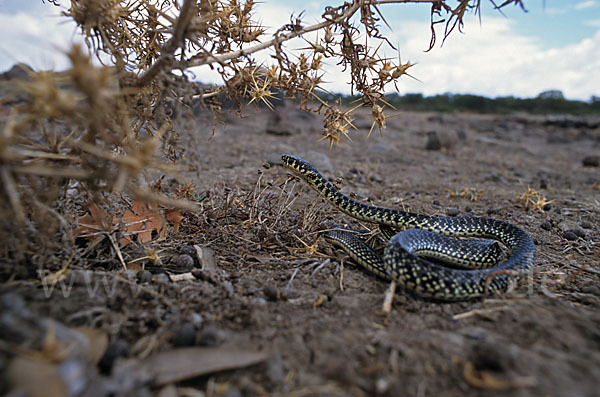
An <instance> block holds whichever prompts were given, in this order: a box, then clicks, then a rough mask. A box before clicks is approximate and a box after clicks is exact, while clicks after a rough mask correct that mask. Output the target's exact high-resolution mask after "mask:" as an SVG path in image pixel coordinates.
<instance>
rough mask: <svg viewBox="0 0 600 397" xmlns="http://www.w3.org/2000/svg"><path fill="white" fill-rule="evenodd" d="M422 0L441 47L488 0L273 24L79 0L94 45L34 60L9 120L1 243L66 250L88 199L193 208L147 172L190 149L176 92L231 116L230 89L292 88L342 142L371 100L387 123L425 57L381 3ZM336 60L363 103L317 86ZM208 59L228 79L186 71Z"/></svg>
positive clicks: (139, 3) (19, 253) (164, 6)
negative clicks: (397, 33) (177, 119)
mask: <svg viewBox="0 0 600 397" xmlns="http://www.w3.org/2000/svg"><path fill="white" fill-rule="evenodd" d="M417 2H418V3H425V4H424V5H425V6H427V5H428V6H429V7H431V21H430V23H431V32H432V35H431V45H430V48H429V49H430V50H431V49H432V48H433V46H434V44H435V42H436V35H435V30H434V26H435V25H436V24H440V23H443V24H445V30H444V39H446V37H447V36H448V35H449V34H450V33H451V32H452V31H453V30H454V29H455V28H457V27H458V29H460V28H461V27H462V24H463V18H464V16H465V14H466V13H467V12H475V13H477V12H478V11H479V8H480V0H459V1H457V2H455V5H454V6H451V5H450V4H448V3H450V2H449V1H446V0H354V1H351V2H345V3H343V4H342V5H339V6H328V7H326V8H325V11H324V12H323V14H322V16H321V21H320V22H318V23H316V24H314V25H306V24H305V23H304V22H303V21H302V13H300V14H298V15H296V16H293V15H292V16H291V17H290V21H289V23H287V24H285V25H283V26H281V27H280V28H279V29H278V30H277V31H276V32H275V34H274V35H272V36H267V34H266V33H265V29H264V28H263V27H262V26H261V24H260V23H259V22H258V21H257V20H256V19H255V18H254V8H255V5H256V2H255V1H253V0H246V1H240V0H227V1H226V0H183V1H182V2H181V1H169V0H127V1H117V0H72V1H71V6H70V8H69V9H68V10H65V11H64V15H65V16H66V17H68V18H72V19H73V20H74V21H75V22H76V23H77V25H78V26H79V28H80V29H81V33H82V34H83V36H84V37H85V43H86V45H87V47H88V50H89V51H84V50H83V49H81V48H78V47H74V48H72V49H71V50H70V51H69V52H68V54H67V55H68V57H69V58H70V60H71V65H72V66H71V68H69V69H68V70H66V71H64V72H38V73H34V72H31V73H30V76H29V79H27V80H26V81H23V82H21V83H20V84H19V85H18V87H17V89H16V91H17V94H18V95H19V96H20V97H21V98H22V100H21V101H20V102H19V103H17V104H15V105H14V106H12V110H11V114H10V116H9V117H8V119H7V120H6V121H5V123H4V125H3V126H2V132H1V136H0V178H1V179H2V193H1V194H2V200H1V201H0V202H1V204H0V212H1V213H2V219H3V222H2V229H1V230H0V233H1V235H0V239H2V241H4V244H3V248H2V252H1V254H0V255H1V256H2V257H4V258H6V259H8V260H9V261H11V262H13V263H22V262H29V263H31V264H33V265H36V266H40V265H44V266H51V265H52V264H53V263H54V262H53V261H56V260H57V259H56V255H55V254H56V253H57V252H62V257H63V258H64V256H65V255H68V254H69V253H70V252H71V251H74V250H75V245H74V244H73V240H74V237H73V232H72V230H73V227H72V225H73V224H74V221H75V220H76V214H77V212H78V211H79V213H81V210H82V209H83V208H84V207H85V205H87V203H90V202H92V203H94V205H97V206H102V207H104V208H106V209H107V210H108V212H111V211H113V212H114V208H115V206H116V205H118V204H119V203H120V201H118V200H114V198H115V197H118V195H119V194H120V193H126V194H128V195H133V196H135V197H137V198H142V199H144V200H147V201H153V202H158V203H162V204H166V205H171V206H181V207H186V208H193V204H192V203H191V202H189V201H185V200H184V198H182V199H178V198H173V197H167V196H166V195H164V194H159V193H157V192H155V191H152V189H151V188H150V187H148V186H147V184H146V183H145V177H144V175H145V174H146V173H147V172H149V171H153V172H155V173H156V172H158V173H162V174H164V173H169V172H171V171H173V170H175V168H176V162H177V160H178V159H179V157H180V156H181V153H180V151H179V150H178V148H177V145H176V142H177V137H178V133H177V132H176V131H174V129H173V125H172V123H171V120H170V119H169V117H168V115H167V114H166V112H165V105H166V104H167V102H168V101H171V102H177V103H180V104H186V105H190V106H192V105H194V104H196V103H198V102H200V103H201V104H202V105H203V106H205V107H207V108H209V109H210V110H211V111H213V112H214V114H215V120H216V122H218V121H219V115H220V113H221V103H222V102H223V101H225V100H227V101H229V100H233V101H234V103H235V104H236V105H237V108H238V110H240V111H241V106H242V104H243V103H248V102H250V103H252V102H254V103H264V104H266V105H267V106H269V107H270V106H271V101H272V99H273V96H274V95H275V93H276V92H281V93H283V94H284V95H285V96H286V97H288V98H294V99H297V100H298V101H297V103H298V106H299V107H300V108H301V109H303V110H306V111H310V112H314V113H317V114H320V115H321V116H322V118H323V122H324V124H323V130H322V134H323V137H324V138H325V139H328V140H329V141H330V143H331V144H332V145H333V144H334V143H336V142H337V141H339V140H340V139H341V138H342V137H344V136H345V135H347V134H348V131H349V130H350V129H351V128H353V125H352V112H353V111H354V110H355V109H356V108H357V107H360V106H364V107H369V108H370V109H371V112H372V115H373V127H375V126H377V127H378V128H379V129H381V128H385V120H386V117H388V116H386V115H385V113H384V111H385V108H386V107H387V104H386V102H385V100H384V96H383V93H384V91H385V90H386V89H387V88H390V86H394V85H396V84H397V82H398V79H399V78H401V77H402V76H404V75H407V74H408V70H409V68H411V67H412V66H413V65H412V64H411V63H409V62H407V63H402V62H401V61H400V59H398V60H397V61H396V60H393V59H388V58H383V57H382V56H380V55H379V54H378V51H379V50H380V48H381V47H382V46H389V47H392V48H393V46H392V44H391V43H390V42H389V41H388V40H387V39H386V37H385V35H384V34H383V33H382V32H381V31H380V27H381V24H384V25H387V22H386V21H385V19H384V16H383V14H382V13H381V10H380V5H382V4H389V3H396V5H397V6H398V5H400V4H401V3H417ZM48 3H51V5H54V6H59V4H57V3H56V2H55V1H52V0H49V1H48ZM453 3H454V2H453ZM509 4H515V5H520V6H521V7H522V4H521V1H520V0H507V1H505V2H503V3H502V4H500V5H498V6H497V8H501V7H504V6H506V5H509ZM311 32H318V34H317V35H316V36H315V37H316V38H315V39H314V40H313V41H309V40H306V42H307V47H306V48H304V49H302V50H301V51H300V52H292V51H290V49H288V48H286V46H285V43H286V42H287V41H289V40H291V39H293V38H297V37H304V36H306V35H307V34H308V33H311ZM260 51H270V52H271V54H272V57H271V58H270V61H269V62H258V61H257V60H256V58H255V54H257V53H258V52H260ZM90 54H91V55H90ZM91 57H95V58H97V59H98V60H100V61H101V63H102V65H103V66H95V65H94V63H92V62H91ZM324 60H329V63H335V64H337V65H338V66H339V67H340V68H341V69H342V70H343V71H345V72H347V73H348V74H349V75H350V76H351V90H352V92H353V93H354V94H358V95H360V97H361V101H360V103H358V104H357V105H356V107H354V108H352V109H343V108H342V107H341V104H339V103H328V102H326V101H324V100H322V99H320V97H319V96H318V95H317V93H318V91H319V90H322V89H323V88H322V82H323V81H324V80H326V78H325V76H324V73H323V71H322V65H323V62H324ZM332 61H333V62H332ZM195 66H205V67H211V68H213V69H214V70H216V71H217V72H218V73H219V74H220V76H221V77H222V82H223V84H221V85H215V86H212V87H210V88H208V89H204V90H201V89H200V88H199V85H197V84H193V83H191V82H189V81H188V78H187V76H188V74H186V73H185V71H186V70H187V69H189V68H191V67H195ZM5 100H6V99H5ZM372 129H373V128H372ZM184 190H185V189H184ZM188 190H189V189H188ZM188 198H189V197H188ZM110 227H112V225H109V226H108V228H109V229H110Z"/></svg>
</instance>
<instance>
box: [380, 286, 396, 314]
mask: <svg viewBox="0 0 600 397" xmlns="http://www.w3.org/2000/svg"><path fill="white" fill-rule="evenodd" d="M395 293H396V281H395V280H392V281H391V282H390V286H389V288H388V289H386V290H385V296H384V298H383V305H382V307H381V311H382V312H383V314H390V313H391V311H392V302H393V301H394V294H395Z"/></svg>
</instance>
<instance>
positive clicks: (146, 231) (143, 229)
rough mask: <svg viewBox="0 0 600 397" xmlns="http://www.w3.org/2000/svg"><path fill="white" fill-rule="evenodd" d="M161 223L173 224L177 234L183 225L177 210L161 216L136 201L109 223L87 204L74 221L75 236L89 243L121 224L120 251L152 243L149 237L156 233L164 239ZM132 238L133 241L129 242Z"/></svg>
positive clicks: (146, 205)
mask: <svg viewBox="0 0 600 397" xmlns="http://www.w3.org/2000/svg"><path fill="white" fill-rule="evenodd" d="M165 219H166V220H168V221H169V222H171V223H172V224H173V232H174V233H177V232H178V231H179V225H180V224H181V222H182V221H183V216H182V215H181V210H180V209H179V208H171V209H167V210H164V214H163V211H161V210H160V209H154V208H152V206H151V205H150V204H149V203H146V202H143V201H140V200H136V201H134V202H133V204H132V205H131V208H130V209H126V210H125V211H123V213H122V214H118V215H116V216H113V217H112V219H110V217H109V215H108V214H107V213H106V211H104V210H103V209H101V208H98V206H96V205H95V204H92V203H91V204H90V205H89V206H88V213H87V214H85V215H83V216H81V217H79V219H78V220H77V228H76V230H75V233H76V234H77V235H80V236H82V237H86V238H88V239H89V238H92V237H93V236H95V235H97V234H98V233H102V232H104V233H107V232H110V230H111V228H112V226H114V225H117V224H118V223H119V222H122V223H123V234H124V236H123V238H121V241H119V246H120V247H121V248H122V247H126V246H128V245H129V244H131V243H133V242H134V241H135V240H136V239H137V241H138V242H139V243H142V244H143V243H147V242H149V241H152V239H153V236H154V235H153V233H156V235H157V236H158V238H159V239H164V238H165V237H166V235H167V228H166V225H165V223H166V222H165ZM133 235H135V236H137V238H133V237H132V236H133Z"/></svg>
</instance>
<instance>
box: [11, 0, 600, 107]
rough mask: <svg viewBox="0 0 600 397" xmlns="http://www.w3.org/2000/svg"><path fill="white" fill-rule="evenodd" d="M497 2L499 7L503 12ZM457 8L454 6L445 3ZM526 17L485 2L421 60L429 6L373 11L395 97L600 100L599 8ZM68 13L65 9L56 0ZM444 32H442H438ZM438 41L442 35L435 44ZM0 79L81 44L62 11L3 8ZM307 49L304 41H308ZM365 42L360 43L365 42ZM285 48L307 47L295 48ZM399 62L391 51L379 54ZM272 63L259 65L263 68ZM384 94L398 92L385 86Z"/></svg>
mask: <svg viewBox="0 0 600 397" xmlns="http://www.w3.org/2000/svg"><path fill="white" fill-rule="evenodd" d="M501 2H502V0H496V3H501ZM341 3H342V0H329V1H317V0H303V1H300V0H287V1H273V0H263V1H262V2H261V3H259V4H258V6H257V9H256V13H255V17H256V18H257V19H258V20H260V21H261V23H262V24H263V25H264V26H266V27H270V28H273V29H272V30H271V31H274V29H276V28H277V27H279V26H280V25H281V24H283V23H287V22H288V21H289V17H290V15H291V14H292V13H293V14H294V15H295V16H297V15H298V14H299V12H301V11H304V14H303V15H304V16H303V23H304V24H307V25H308V24H313V23H315V22H317V21H318V20H319V15H321V14H322V12H323V10H324V7H325V6H326V5H327V4H329V5H337V4H341ZM449 3H450V4H454V2H453V1H450V2H449ZM524 3H525V6H526V9H527V12H523V10H521V8H520V7H515V6H513V5H510V6H507V7H505V8H503V9H502V13H499V12H497V11H496V10H494V9H493V7H492V5H491V3H490V2H489V1H486V0H483V1H482V5H483V6H482V10H481V21H480V20H479V18H478V17H477V16H474V15H469V16H468V17H467V18H465V26H464V29H463V32H462V33H459V32H458V31H455V32H454V33H453V34H452V35H451V36H450V37H449V38H448V39H447V40H446V41H445V42H444V43H443V45H440V44H441V40H438V44H436V47H435V48H434V49H433V50H431V51H429V52H425V50H426V49H427V48H428V45H429V39H430V26H429V11H430V6H429V5H427V4H385V5H381V6H380V10H381V11H382V13H383V14H384V16H385V18H386V20H387V22H388V24H389V25H390V26H391V28H392V29H391V30H390V29H388V28H387V27H385V26H381V31H382V32H383V33H384V34H385V35H386V36H387V37H388V38H389V39H390V41H391V42H392V43H394V45H396V47H398V48H399V49H400V54H401V59H402V62H403V63H405V62H407V61H410V62H411V63H415V66H414V67H412V68H411V69H410V70H409V72H410V73H411V75H413V76H414V77H415V78H416V79H418V80H415V79H411V78H409V77H407V76H404V77H403V78H402V79H401V81H400V83H399V84H398V90H399V93H400V94H406V93H422V94H424V95H435V94H443V93H448V92H450V93H458V94H475V95H482V96H487V97H498V96H516V97H523V98H526V97H535V96H537V95H538V94H539V93H540V92H543V91H546V90H560V91H562V92H563V93H564V95H565V96H566V97H567V98H569V99H579V100H589V99H590V97H591V96H592V95H596V96H600V0H574V1H565V0H545V1H544V0H524ZM61 4H65V5H66V6H67V7H68V4H69V1H68V0H61ZM440 27H441V24H440ZM442 34H443V33H442V32H441V31H440V32H439V33H438V36H440V35H442ZM0 37H2V38H3V40H2V41H1V42H0V71H2V70H7V69H9V68H10V67H11V66H12V65H13V64H14V63H16V62H25V63H27V64H29V65H30V66H32V67H33V68H34V69H36V70H39V69H51V68H53V69H58V70H60V69H64V68H66V67H67V66H68V62H67V60H66V57H65V56H64V51H65V50H66V49H68V48H69V47H70V44H71V43H72V42H74V41H75V42H77V41H79V42H81V38H80V36H79V32H78V30H77V28H76V26H75V24H74V23H73V22H72V21H70V20H69V19H68V18H66V17H64V16H61V9H60V8H57V7H54V6H52V5H50V4H48V3H47V2H46V3H45V4H44V3H43V2H42V0H0ZM308 39H310V37H308ZM363 40H364V37H363ZM286 45H287V48H289V49H297V48H302V47H305V46H306V44H305V43H303V42H302V41H295V42H289V43H288V44H286ZM378 54H380V55H381V56H385V57H390V58H391V57H395V58H397V57H398V53H397V52H396V51H395V50H393V49H391V48H384V47H382V49H381V50H380V52H378ZM269 55H270V54H268V53H265V54H263V55H261V56H262V57H263V59H267V58H268V56H269ZM330 63H331V64H330V65H328V66H327V69H326V72H327V75H326V76H325V78H324V80H326V81H327V84H325V85H324V86H323V88H325V89H327V90H329V91H331V92H342V93H348V91H349V85H348V80H349V76H347V75H344V74H343V73H342V72H341V70H339V68H337V67H336V66H335V62H333V61H332V62H330ZM193 72H194V73H195V75H196V78H197V79H198V80H202V81H205V82H216V81H217V76H215V75H214V74H212V73H211V72H210V71H209V70H208V69H207V68H204V69H203V68H198V69H194V70H193ZM390 90H391V91H394V90H395V88H394V87H393V86H390Z"/></svg>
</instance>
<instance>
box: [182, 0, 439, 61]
mask: <svg viewBox="0 0 600 397" xmlns="http://www.w3.org/2000/svg"><path fill="white" fill-rule="evenodd" d="M384 3H389V4H391V3H435V0H377V1H369V0H358V1H355V2H354V3H353V4H352V6H351V7H348V9H347V10H346V11H344V12H343V13H342V14H341V15H340V16H339V17H338V18H335V19H332V20H327V21H324V22H320V23H317V24H315V25H311V26H307V27H305V28H302V29H300V30H297V31H293V32H289V33H284V34H281V35H278V36H277V37H275V38H274V39H271V40H269V41H266V42H264V43H261V44H257V45H255V46H253V47H250V48H245V49H241V50H237V51H232V52H230V53H227V54H223V55H207V56H206V57H204V58H199V59H191V60H189V61H188V62H186V63H184V65H183V67H184V68H189V67H194V66H202V65H208V64H211V63H214V62H217V63H220V64H223V63H224V62H226V61H229V60H232V59H238V58H240V57H243V56H247V55H250V54H253V53H255V52H258V51H262V50H264V49H267V48H269V47H273V46H275V45H279V44H281V43H282V42H285V41H288V40H291V39H294V38H296V37H300V36H303V35H305V34H306V33H310V32H314V31H316V30H320V29H323V28H326V27H327V26H331V25H333V24H335V23H338V22H341V21H344V20H345V19H348V18H350V17H351V16H352V15H354V13H355V12H356V11H358V10H359V9H360V8H361V7H362V6H364V5H378V4H384Z"/></svg>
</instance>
